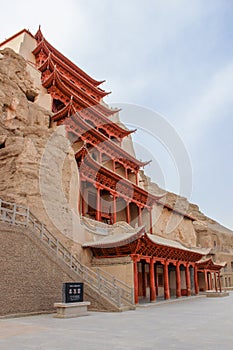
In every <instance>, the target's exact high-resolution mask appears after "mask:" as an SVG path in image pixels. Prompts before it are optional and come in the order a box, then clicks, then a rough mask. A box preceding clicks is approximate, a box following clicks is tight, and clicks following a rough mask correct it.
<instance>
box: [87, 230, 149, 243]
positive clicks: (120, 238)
mask: <svg viewBox="0 0 233 350" xmlns="http://www.w3.org/2000/svg"><path fill="white" fill-rule="evenodd" d="M144 232H145V229H144V226H142V227H139V230H138V231H137V232H136V233H135V232H133V233H130V234H127V233H126V234H124V235H119V234H115V235H111V236H107V237H106V238H104V239H101V240H99V241H97V242H86V243H84V244H83V245H82V247H83V248H116V247H121V246H123V245H126V244H130V243H132V242H134V241H136V240H137V239H139V238H140V237H141V236H142V235H143V234H144Z"/></svg>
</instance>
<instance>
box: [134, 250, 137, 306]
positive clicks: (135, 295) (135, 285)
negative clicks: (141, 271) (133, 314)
mask: <svg viewBox="0 0 233 350" xmlns="http://www.w3.org/2000/svg"><path fill="white" fill-rule="evenodd" d="M133 272H134V302H135V304H138V266H137V258H136V257H133Z"/></svg>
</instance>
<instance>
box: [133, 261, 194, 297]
mask: <svg viewBox="0 0 233 350" xmlns="http://www.w3.org/2000/svg"><path fill="white" fill-rule="evenodd" d="M134 286H135V303H138V302H139V300H143V299H144V300H150V301H151V302H155V301H156V299H157V298H159V299H165V300H167V299H170V298H171V297H176V298H180V297H181V296H190V295H195V294H198V279H197V268H196V266H192V264H191V263H184V262H179V261H177V262H174V261H173V262H170V261H168V260H164V261H156V259H155V258H145V259H141V260H140V261H137V259H134Z"/></svg>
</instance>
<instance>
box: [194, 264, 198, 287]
mask: <svg viewBox="0 0 233 350" xmlns="http://www.w3.org/2000/svg"><path fill="white" fill-rule="evenodd" d="M194 287H195V294H198V291H199V286H198V274H197V266H196V265H195V266H194Z"/></svg>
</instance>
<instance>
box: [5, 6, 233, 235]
mask: <svg viewBox="0 0 233 350" xmlns="http://www.w3.org/2000/svg"><path fill="white" fill-rule="evenodd" d="M1 14H2V16H1V32H0V41H2V40H4V39H5V38H6V37H8V36H10V35H12V34H14V33H15V32H17V31H19V30H21V29H22V28H27V29H29V30H30V31H31V32H32V33H35V32H36V30H37V28H38V25H39V24H41V26H42V31H43V33H44V35H45V36H46V38H47V40H48V41H50V42H51V43H52V44H53V45H54V46H56V47H57V48H58V49H59V50H60V51H62V52H63V53H64V54H65V55H66V56H67V57H69V58H70V59H72V60H73V61H74V62H75V63H76V64H77V65H79V66H80V67H81V68H83V69H84V70H86V71H87V72H88V73H89V74H91V75H93V76H94V77H95V78H97V79H99V80H102V79H106V81H107V82H106V83H105V85H104V88H105V89H107V90H110V91H112V94H111V95H110V96H108V97H107V98H106V102H108V103H114V104H125V103H127V104H132V105H138V106H142V107H143V108H144V109H146V110H147V109H149V110H152V111H154V112H159V113H161V114H162V115H163V116H164V118H165V119H166V121H167V122H168V123H169V124H170V125H171V126H172V127H173V129H174V130H176V132H177V133H178V135H179V137H180V138H181V139H182V140H183V143H184V147H185V149H186V151H187V153H188V154H189V158H190V162H191V167H192V173H193V174H192V181H191V182H192V193H191V195H190V197H191V198H190V199H191V201H192V202H194V203H196V204H198V205H199V206H200V209H201V210H202V211H203V212H204V213H205V214H207V215H208V216H210V217H213V218H214V219H216V220H217V221H219V222H220V223H222V224H224V225H226V226H227V227H229V228H232V229H233V200H232V198H233V186H232V178H233V161H232V155H233V140H232V132H233V118H232V112H233V98H232V90H233V45H232V42H233V21H232V18H233V1H231V0H154V1H152V0H144V1H142V0H141V1H138V0H122V1H121V0H118V1H117V0H77V1H75V0H73V1H71V0H67V1H65V2H64V1H61V0H58V1H44V0H41V1H40V2H39V3H38V5H33V4H32V2H31V1H24V0H22V1H8V2H3V3H2V4H1ZM3 14H4V16H3ZM140 108H141V107H140ZM140 108H139V109H140ZM149 114H150V113H149ZM149 114H148V113H145V114H143V117H142V125H141V126H142V127H143V128H144V129H145V130H151V126H152V124H153V128H155V129H156V125H155V120H156V118H153V116H149ZM122 117H123V119H124V120H127V117H125V116H124V113H122ZM131 121H132V118H131ZM153 128H152V129H153ZM157 131H158V132H159V130H157ZM135 142H136V143H137V144H141V143H143V142H144V147H145V148H146V149H147V152H148V156H147V154H146V151H145V150H144V151H142V149H141V148H142V147H138V148H139V151H140V152H141V153H140V152H139V154H138V156H139V158H143V157H146V158H153V159H154V166H152V165H151V166H148V168H147V169H146V170H147V172H148V174H149V175H150V176H151V177H152V178H153V179H154V180H155V181H157V182H159V184H161V185H165V187H166V188H167V189H168V190H171V191H174V192H180V186H179V185H178V182H179V181H178V180H179V179H178V177H179V172H178V175H177V174H176V175H175V168H176V166H175V165H174V162H173V164H172V162H171V159H170V158H171V157H169V156H168V154H166V149H165V148H163V147H161V144H159V143H158V141H155V143H153V140H152V139H151V138H150V137H145V134H143V133H141V132H138V135H137V136H135ZM150 142H151V143H150ZM181 194H182V191H181Z"/></svg>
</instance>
